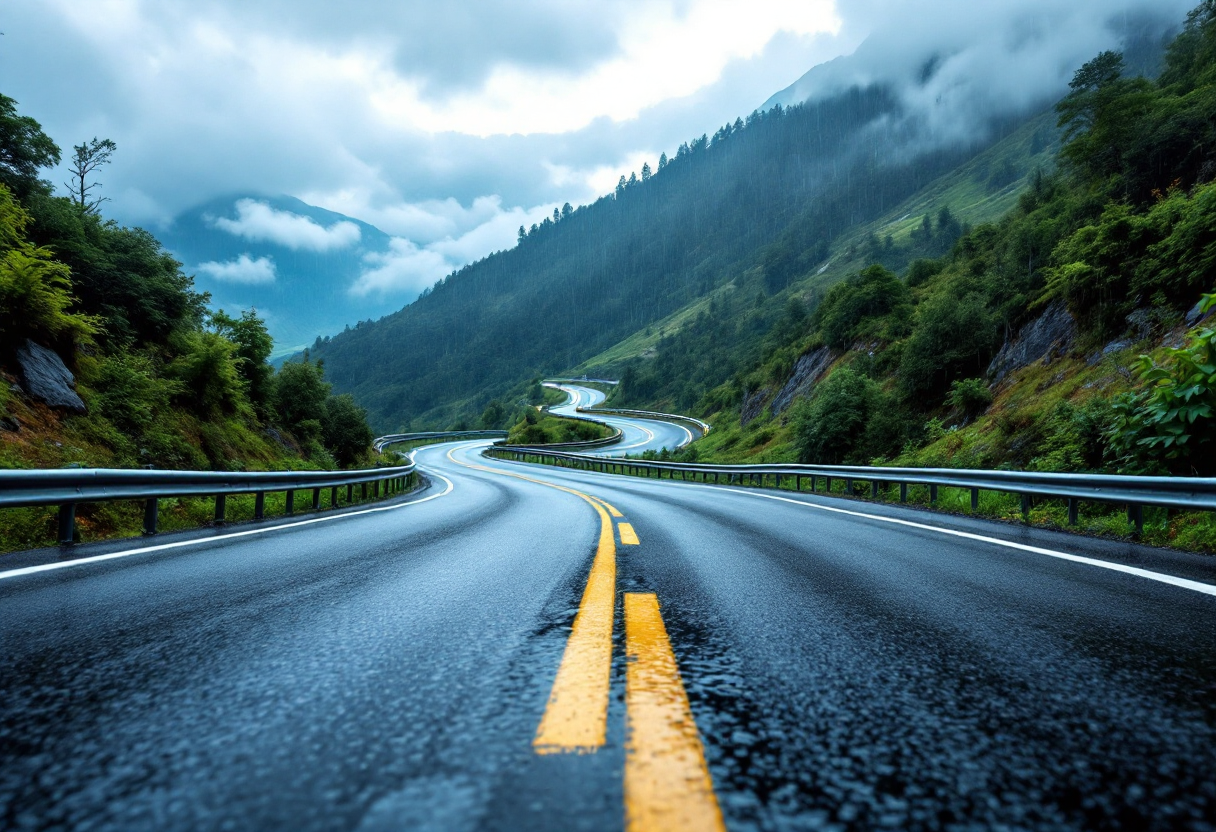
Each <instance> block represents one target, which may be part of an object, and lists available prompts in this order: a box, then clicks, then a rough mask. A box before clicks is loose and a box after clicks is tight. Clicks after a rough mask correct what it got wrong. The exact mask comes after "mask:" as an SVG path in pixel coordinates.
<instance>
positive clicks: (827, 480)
mask: <svg viewBox="0 0 1216 832" xmlns="http://www.w3.org/2000/svg"><path fill="white" fill-rule="evenodd" d="M823 490H824V491H826V492H828V493H829V494H831V493H832V478H831V477H824V478H823Z"/></svg>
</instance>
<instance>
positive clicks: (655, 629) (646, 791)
mask: <svg viewBox="0 0 1216 832" xmlns="http://www.w3.org/2000/svg"><path fill="white" fill-rule="evenodd" d="M625 651H626V656H627V657H628V660H629V664H628V666H627V668H626V671H625V704H626V710H627V713H628V720H629V721H628V729H627V731H626V738H625V826H626V829H628V830H629V832H652V830H653V832H678V831H679V830H725V829H726V826H725V825H724V824H723V822H722V812H721V810H720V809H719V808H718V799H717V797H716V796H715V795H714V784H713V780H712V779H711V778H710V776H709V767H708V766H707V765H706V763H705V752H704V749H703V748H702V746H701V739H700V737H699V736H698V735H697V725H696V722H694V721H693V716H692V709H691V708H690V707H689V705H688V695H687V694H686V693H685V692H684V684H683V682H681V681H680V671H679V668H677V667H676V658H675V654H673V653H672V651H671V642H670V641H669V640H668V638H667V628H666V627H664V626H663V616H662V615H661V614H660V612H659V600H658V597H657V596H655V595H653V594H651V593H636V592H627V593H625Z"/></svg>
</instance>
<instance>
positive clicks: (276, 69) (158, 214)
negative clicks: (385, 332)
mask: <svg viewBox="0 0 1216 832" xmlns="http://www.w3.org/2000/svg"><path fill="white" fill-rule="evenodd" d="M1190 5H1191V2H1187V0H1067V1H1066V0H1050V2H1049V0H981V1H980V2H975V0H966V2H963V0H938V2H928V1H927V0H926V2H920V3H910V2H904V0H748V2H746V3H744V2H740V1H739V0H613V2H607V3H604V2H599V3H591V2H575V1H574V0H516V2H511V3H507V2H502V0H453V1H452V2H446V3H437V2H433V0H378V1H377V2H348V3H334V2H329V0H147V1H146V2H140V0H5V3H4V4H3V6H0V31H3V32H4V36H3V37H2V38H0V91H3V92H4V93H5V94H7V95H9V96H11V97H13V98H16V99H17V100H18V101H19V102H20V109H21V111H22V112H23V113H25V114H28V115H32V116H34V117H35V118H37V119H38V120H39V121H41V122H42V123H43V125H44V127H45V128H46V130H47V131H48V132H49V133H50V134H51V135H52V136H53V137H54V138H55V139H56V140H57V141H58V142H59V143H60V144H61V145H62V146H63V147H64V148H65V149H67V148H70V146H71V145H72V144H74V143H77V142H79V141H81V140H83V139H86V138H90V137H92V136H94V135H97V136H102V137H109V138H112V139H114V140H115V141H116V142H117V143H118V153H117V154H116V156H115V160H114V163H113V165H112V166H111V168H110V169H108V170H107V171H106V172H105V176H104V183H105V194H106V195H107V196H108V197H110V199H111V200H112V202H111V203H109V204H107V206H106V210H107V212H108V213H109V214H111V215H112V216H114V217H116V218H117V219H119V220H120V221H123V222H128V223H138V224H142V225H146V226H148V227H150V228H153V229H154V230H155V229H156V228H158V227H164V226H165V225H166V224H167V223H170V222H171V221H172V219H173V217H175V216H176V215H177V214H178V213H179V212H181V211H183V210H185V209H187V208H190V207H192V206H194V205H197V204H199V203H201V202H204V201H206V200H208V199H212V198H214V197H216V196H220V195H224V194H240V193H254V194H279V193H283V194H290V195H292V196H296V197H298V198H300V199H303V200H304V201H306V202H309V203H312V204H314V205H319V206H321V207H324V208H328V209H330V210H334V211H339V212H341V213H344V214H348V215H350V216H353V217H356V218H358V219H361V220H364V221H366V222H370V223H372V224H374V225H376V226H378V227H379V228H381V229H383V230H384V231H385V232H387V233H389V234H391V235H393V237H394V238H395V239H394V241H393V244H392V247H391V249H390V250H389V251H388V252H386V253H385V254H384V255H383V256H381V257H380V258H379V259H377V260H376V261H375V262H369V264H368V268H367V269H366V270H365V273H364V275H363V277H362V278H361V279H360V281H359V282H358V283H357V284H356V285H355V286H354V287H352V288H353V290H354V291H358V292H364V293H367V292H379V293H385V294H388V295H393V294H398V295H403V294H411V293H414V292H416V291H417V290H418V289H420V288H422V287H423V286H426V285H429V284H430V283H432V282H433V281H434V280H435V279H437V278H438V277H441V276H443V275H444V274H446V273H447V272H448V271H451V270H452V268H454V267H456V266H459V265H460V264H462V263H464V262H467V261H469V260H471V259H476V258H478V257H481V256H483V255H485V254H487V253H488V252H490V251H493V250H495V249H499V248H505V247H509V246H511V245H513V244H514V240H515V229H516V228H518V226H519V225H520V224H521V223H531V222H533V221H536V220H537V219H539V218H540V217H542V216H544V215H546V214H549V213H551V212H552V209H553V207H554V206H555V205H560V204H561V203H563V202H566V201H569V202H571V203H573V204H575V205H578V204H581V203H586V202H590V201H593V200H594V199H595V198H596V197H597V196H598V195H600V194H602V193H605V192H607V191H609V190H611V188H612V186H613V185H614V184H615V182H616V180H617V178H618V177H619V176H620V175H621V174H622V173H627V172H629V171H631V170H638V169H640V167H641V164H642V162H643V161H650V162H651V164H652V166H653V165H654V163H655V161H656V160H657V158H658V155H659V153H660V152H663V151H666V152H668V153H671V152H672V151H674V149H675V148H676V146H677V145H678V144H679V143H680V142H681V141H684V140H686V139H689V138H691V137H693V136H696V135H699V134H700V133H702V132H708V133H712V132H713V131H714V130H715V129H716V128H717V127H718V126H720V125H721V124H722V123H724V122H726V121H728V120H733V119H734V118H735V117H736V116H739V115H746V114H747V113H749V112H751V111H752V110H753V109H755V108H756V107H758V106H760V105H761V104H762V103H763V102H764V101H765V100H766V99H768V98H769V97H770V96H771V95H772V94H774V93H776V92H777V91H778V90H781V89H783V88H785V87H787V86H788V85H790V84H792V83H794V82H795V81H796V80H798V79H799V78H800V77H801V76H802V75H803V74H804V73H805V72H806V71H807V70H808V69H810V68H811V67H813V66H815V65H817V64H820V63H823V62H825V61H828V60H830V59H833V58H836V57H838V56H845V55H849V54H850V53H853V52H854V50H856V49H857V47H858V46H859V44H861V43H862V42H863V41H864V40H865V39H866V38H867V37H871V40H870V43H869V52H868V53H867V52H866V50H864V49H863V50H862V51H860V52H858V54H857V56H854V58H853V60H852V63H849V59H845V60H844V61H843V62H838V63H837V65H836V66H837V68H838V69H837V71H836V72H835V75H832V73H831V72H830V71H829V72H826V73H825V77H832V78H835V80H836V82H840V83H845V82H851V81H855V80H877V79H881V78H889V77H892V76H894V75H898V74H900V73H903V74H905V75H906V74H907V73H908V71H909V67H914V66H915V65H916V63H917V62H918V61H923V58H924V55H925V54H927V53H928V52H931V51H934V50H938V51H940V52H941V53H942V55H943V56H944V61H945V65H946V67H947V69H948V70H949V71H945V72H942V73H939V76H938V80H937V81H936V83H937V84H938V86H937V87H931V88H924V87H920V88H914V87H913V86H909V87H908V89H907V92H906V98H907V100H908V102H909V104H910V106H914V107H921V108H924V109H925V110H926V111H928V110H932V109H933V108H934V107H935V106H936V107H937V108H938V119H939V120H943V119H942V114H943V113H945V114H946V116H947V118H945V119H944V120H945V121H948V122H950V123H951V124H954V123H958V121H959V119H958V115H959V113H962V112H964V111H970V110H971V109H973V108H974V106H976V101H977V100H978V99H979V98H983V99H984V100H985V101H987V102H989V103H988V105H986V106H990V107H995V108H997V109H999V108H1000V107H1017V106H1025V105H1026V104H1027V103H1033V102H1034V101H1036V100H1038V99H1039V98H1041V97H1043V96H1055V95H1058V94H1059V91H1060V90H1061V89H1063V87H1064V85H1065V84H1066V82H1067V79H1068V78H1069V77H1071V73H1072V71H1073V70H1074V69H1075V67H1076V65H1077V64H1078V63H1079V62H1080V61H1081V60H1084V59H1085V58H1086V57H1089V56H1091V55H1092V54H1094V53H1095V52H1096V51H1097V50H1099V49H1101V48H1108V47H1110V46H1114V45H1117V44H1115V43H1114V42H1113V38H1115V37H1116V35H1115V34H1114V29H1113V28H1112V20H1116V19H1117V18H1118V17H1119V16H1120V15H1122V16H1123V17H1124V18H1126V17H1127V16H1128V15H1135V14H1137V13H1139V12H1142V11H1144V10H1147V9H1156V10H1158V11H1160V10H1166V11H1168V12H1169V13H1171V14H1174V15H1176V16H1177V17H1178V19H1179V20H1181V18H1182V16H1183V15H1184V14H1185V11H1186V9H1187V8H1188V7H1189V6H1190ZM1115 28H1117V27H1115ZM863 57H864V58H865V60H864V61H860V59H861V58H863ZM859 61H860V62H859ZM812 86H813V85H812ZM943 100H946V101H954V102H956V105H957V107H956V109H955V110H949V109H946V110H943V109H942V108H941V104H942V101H943ZM992 102H996V103H995V104H993V103H992ZM943 129H944V130H945V132H946V133H949V132H950V131H949V129H947V128H943ZM65 155H66V154H65ZM55 178H56V180H62V179H63V178H64V177H63V176H62V175H59V176H56V177H55ZM228 221H229V222H231V223H232V225H231V226H230V227H227V228H226V230H228V231H229V232H230V233H232V234H234V235H242V234H263V235H264V236H263V238H264V239H273V235H274V234H282V235H284V238H285V239H292V240H298V241H301V242H300V245H304V246H334V245H341V244H343V241H349V240H351V239H352V238H354V239H357V235H358V229H357V227H356V226H354V225H349V224H348V225H342V224H337V225H334V226H329V227H326V226H322V225H318V224H316V223H313V222H312V221H310V220H304V219H303V218H294V219H293V216H292V215H281V212H275V211H272V210H271V209H269V208H268V207H267V206H265V205H260V204H258V203H256V202H254V203H242V204H241V205H239V206H237V205H234V206H233V213H232V215H231V217H230V218H229V220H228ZM293 223H294V224H293ZM310 224H311V227H309V226H310ZM217 227H218V226H217ZM265 235H271V236H265ZM318 250H319V249H318ZM224 265H225V264H217V268H220V267H222V266H224ZM227 265H231V267H232V268H233V269H236V270H237V271H232V272H231V273H230V276H231V277H232V278H233V279H238V278H239V277H240V275H241V274H243V272H240V269H242V268H243V269H245V272H247V274H248V275H249V276H250V277H251V278H252V279H273V273H269V272H267V270H266V265H265V264H261V265H259V264H258V263H257V261H250V262H249V263H245V264H241V263H239V262H237V263H233V264H227Z"/></svg>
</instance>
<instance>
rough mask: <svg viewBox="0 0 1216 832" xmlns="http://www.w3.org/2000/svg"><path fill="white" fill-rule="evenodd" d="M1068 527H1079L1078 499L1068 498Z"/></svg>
mask: <svg viewBox="0 0 1216 832" xmlns="http://www.w3.org/2000/svg"><path fill="white" fill-rule="evenodd" d="M1068 525H1070V526H1075V525H1077V498H1076V497H1069V498H1068Z"/></svg>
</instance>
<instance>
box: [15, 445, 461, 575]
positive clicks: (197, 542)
mask: <svg viewBox="0 0 1216 832" xmlns="http://www.w3.org/2000/svg"><path fill="white" fill-rule="evenodd" d="M412 456H413V454H411V457H412ZM433 476H435V477H438V478H439V479H441V480H443V481H444V482H446V483H447V484H448V487H447V488H445V489H444V490H443V491H440V492H439V493H438V494H432V495H430V496H429V497H423V498H422V499H420V500H410V501H409V502H408V503H398V504H397V505H394V506H378V507H375V508H365V509H360V510H358V511H347V512H343V513H342V514H330V515H327V516H325V517H311V518H309V519H307V520H300V521H298V522H295V523H280V524H279V525H277V526H267V527H266V528H262V529H247V530H245V531H243V532H232V533H231V534H217V535H215V536H214V537H200V538H196V539H194V540H179V541H177V542H175V543H159V544H157V545H155V546H142V547H140V548H138V549H124V550H123V551H121V552H110V553H108V554H105V555H93V556H92V557H88V558H79V559H77V560H65V561H59V562H57V563H43V564H40V565H38V566H24V567H22V568H20V569H10V570H9V571H7V572H0V581H4V580H8V579H9V578H19V577H21V576H23V575H33V574H35V573H38V572H51V571H53V570H56V569H67V568H68V567H70V566H84V565H86V564H89V563H101V562H102V561H106V560H114V559H116V558H125V557H130V556H131V555H142V554H147V553H149V552H163V551H165V550H167V549H181V548H184V547H186V546H201V545H202V544H204V543H215V542H217V541H221V540H234V539H236V538H238V537H250V536H252V535H255V534H268V533H270V532H277V531H281V530H283V529H298V528H299V527H301V526H311V525H312V524H313V523H325V522H328V521H331V520H344V519H345V518H347V517H358V516H360V515H363V514H375V513H376V512H380V511H396V510H397V509H402V508H407V507H409V506H416V505H419V504H420V503H428V502H430V501H431V500H437V499H439V498H440V497H446V496H447V495H448V494H451V493H452V490H453V489H454V488H455V487H456V486H455V485H454V484H453V483H452V481H451V480H450V479H448V478H447V477H445V476H443V474H433Z"/></svg>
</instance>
